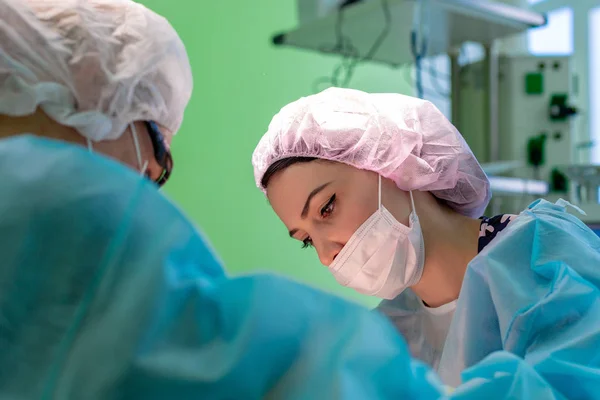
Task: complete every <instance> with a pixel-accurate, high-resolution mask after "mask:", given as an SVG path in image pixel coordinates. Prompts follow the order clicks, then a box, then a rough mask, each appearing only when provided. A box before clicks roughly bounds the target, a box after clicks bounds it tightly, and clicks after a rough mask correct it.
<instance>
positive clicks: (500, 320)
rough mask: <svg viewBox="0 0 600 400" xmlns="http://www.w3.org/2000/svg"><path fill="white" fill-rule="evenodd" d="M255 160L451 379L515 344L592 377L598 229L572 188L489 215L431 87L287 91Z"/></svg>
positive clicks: (329, 252)
mask: <svg viewBox="0 0 600 400" xmlns="http://www.w3.org/2000/svg"><path fill="white" fill-rule="evenodd" d="M252 161H253V166H254V173H255V179H256V184H257V186H258V187H259V188H260V189H262V190H263V191H264V192H265V194H266V196H267V197H268V199H269V202H270V204H271V206H272V207H273V209H274V211H275V213H276V214H277V215H278V217H279V218H280V219H281V221H282V222H283V223H284V225H285V226H286V228H287V231H288V232H289V235H290V236H291V237H292V238H293V239H296V240H298V241H299V242H301V244H302V246H303V247H313V248H314V249H315V250H316V252H317V254H318V256H319V259H320V261H321V263H322V264H323V265H324V266H326V267H327V268H328V269H329V270H330V271H331V273H332V274H333V276H334V277H335V279H336V280H337V281H338V282H339V283H340V284H341V285H343V286H348V287H351V288H353V289H355V290H357V291H358V292H360V293H363V294H366V295H370V296H376V297H379V298H381V299H384V300H383V302H382V303H381V305H380V306H379V309H380V310H381V311H382V312H383V313H384V314H386V315H387V316H388V317H390V318H391V320H392V321H393V322H394V324H395V325H396V327H397V329H398V330H399V331H400V332H401V333H402V334H403V336H404V337H405V339H406V340H407V342H408V344H409V347H410V350H411V352H412V354H413V355H414V356H415V357H417V358H419V359H421V360H422V361H424V362H426V363H427V364H429V365H430V366H432V367H433V368H435V369H436V370H437V371H438V372H439V374H440V376H441V378H442V379H443V381H444V383H446V384H448V385H451V386H457V385H459V384H460V383H461V373H462V372H464V371H465V369H467V368H469V367H473V366H475V365H478V363H479V364H481V365H484V366H485V367H482V368H487V370H488V371H489V374H491V375H490V376H495V375H494V374H506V373H507V372H506V367H507V365H509V364H508V361H507V358H506V354H511V357H516V358H518V359H519V360H521V361H523V362H524V363H525V364H526V365H528V366H531V367H532V368H533V369H534V370H535V372H536V374H538V375H537V376H538V378H536V379H535V380H534V381H535V382H536V383H535V385H542V386H541V387H546V386H547V387H551V388H553V390H557V391H558V393H563V394H568V397H569V398H589V394H590V393H594V391H596V390H597V389H598V387H599V385H600V356H598V350H597V349H598V346H599V345H600V291H599V288H600V270H599V268H598V267H599V266H600V238H598V237H597V236H596V235H594V233H593V232H592V231H591V230H589V229H588V228H587V227H586V226H585V225H584V224H583V223H582V222H581V221H580V220H578V219H577V218H575V217H574V216H571V215H570V214H568V213H567V212H566V207H568V206H570V205H569V204H568V203H566V202H564V201H559V202H558V203H556V204H551V203H549V202H547V201H544V200H539V201H536V202H534V203H533V204H531V205H530V206H529V208H527V209H526V210H525V211H523V212H521V213H520V214H519V215H499V216H496V217H493V218H480V217H481V215H482V213H483V211H484V209H485V208H486V206H487V204H488V202H489V200H490V197H491V193H490V185H489V182H488V179H487V177H486V175H485V174H484V172H483V170H482V169H481V167H480V165H479V163H478V161H477V160H476V159H475V157H474V156H473V154H472V152H471V151H470V149H469V147H468V146H467V144H466V143H465V141H464V140H463V138H462V137H461V135H460V133H459V132H458V131H457V130H456V129H455V128H454V127H453V126H452V124H451V123H450V122H449V121H448V120H447V119H446V118H445V117H444V116H443V115H442V113H441V112H440V111H438V110H437V109H436V108H435V107H434V106H433V105H432V104H431V103H429V102H427V101H422V100H419V99H416V98H411V97H407V96H403V95H399V94H368V93H364V92H360V91H356V90H347V89H337V88H332V89H328V90H326V91H324V92H321V93H319V94H316V95H313V96H310V97H306V98H301V99H300V100H298V101H296V102H293V103H291V104H289V105H287V106H286V107H284V108H283V109H282V110H281V111H280V112H279V113H278V114H277V115H276V116H275V117H274V118H273V120H272V122H271V124H270V126H269V129H268V131H267V133H266V134H265V135H264V136H263V138H262V140H260V143H259V144H258V146H257V148H256V150H255V152H254V155H253V159H252ZM501 350H505V352H503V353H500V354H502V356H498V357H497V359H495V360H493V361H489V359H488V364H490V365H491V366H490V365H487V364H485V363H486V361H485V360H486V357H488V358H489V357H490V355H492V354H494V353H495V352H497V351H501ZM509 358H510V357H509ZM515 365H523V363H518V364H515ZM510 368H513V367H510ZM514 368H520V367H516V366H515V367H514ZM480 370H481V369H480ZM523 371H524V370H523ZM462 378H463V379H464V378H465V375H463V376H462ZM506 384H508V383H506ZM544 385H546V386H544ZM551 392H552V390H550V389H548V393H551ZM597 393H598V392H596V394H597ZM536 398H538V397H536Z"/></svg>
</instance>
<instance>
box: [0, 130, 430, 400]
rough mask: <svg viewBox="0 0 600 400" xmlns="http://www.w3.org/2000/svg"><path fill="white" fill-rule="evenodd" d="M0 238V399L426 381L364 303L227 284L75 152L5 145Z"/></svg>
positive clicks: (167, 216) (309, 394)
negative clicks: (351, 302)
mask: <svg viewBox="0 0 600 400" xmlns="http://www.w3.org/2000/svg"><path fill="white" fill-rule="evenodd" d="M0 232H1V235H2V239H1V240H0V255H1V257H2V259H1V260H2V261H1V262H0V398H1V399H28V400H29V399H57V400H58V399H60V400H69V399H75V400H81V399H86V400H88V399H90V400H93V399H144V400H153V399H164V400H172V399H178V400H179V399H205V400H211V399H244V400H252V399H262V398H271V399H319V398H323V399H336V398H344V399H384V398H385V399H387V398H416V397H418V395H419V393H422V390H421V389H420V388H419V387H417V386H415V385H418V382H419V380H415V381H414V383H413V382H410V381H407V382H402V379H398V378H399V377H403V376H418V375H419V374H421V375H424V376H425V375H427V376H428V374H429V372H428V370H427V369H426V368H424V367H423V366H422V365H421V364H419V363H414V362H412V361H410V359H409V358H407V357H408V356H407V353H406V346H405V345H404V343H403V340H402V339H401V338H400V336H399V335H397V333H396V332H395V329H394V328H393V327H392V326H390V325H389V324H388V322H387V321H386V320H385V318H383V317H381V316H378V315H374V314H373V313H371V312H370V311H369V310H366V309H364V308H362V307H360V306H358V305H353V304H349V303H347V302H346V301H344V300H341V299H339V298H336V297H332V296H330V295H327V294H324V293H322V292H320V291H317V290H314V289H311V288H308V287H305V286H303V285H300V284H297V283H294V282H291V281H289V280H286V279H283V278H280V277H277V276H271V275H252V276H245V277H238V278H229V277H227V276H226V275H225V273H224V271H223V269H222V267H221V264H220V262H219V260H218V259H217V257H216V256H215V254H214V252H213V251H212V250H211V248H210V247H209V246H208V245H207V243H206V241H205V240H204V239H203V238H202V236H201V235H200V234H199V233H198V232H197V230H196V229H195V228H194V226H193V225H192V224H190V223H189V222H188V220H187V219H186V218H185V217H184V216H183V215H182V214H181V212H180V211H179V210H178V209H177V208H176V207H175V206H174V205H173V204H171V203H170V202H169V201H168V200H167V199H166V198H165V197H163V196H162V195H161V194H160V193H159V192H158V190H157V189H156V188H155V186H154V185H153V184H151V183H150V182H146V180H145V179H143V178H142V177H140V176H138V175H137V174H135V173H134V172H131V171H129V170H128V169H127V168H125V167H123V166H121V165H119V164H117V163H116V162H112V161H110V160H109V159H107V158H104V157H101V156H98V155H94V154H90V153H88V152H87V150H85V149H83V148H80V147H79V146H73V145H67V144H64V143H60V142H55V141H50V140H44V139H40V138H35V137H33V136H27V135H23V136H20V137H17V138H13V139H7V140H0ZM428 379H430V380H431V381H432V382H434V386H432V387H431V388H427V389H426V390H431V391H432V392H437V390H438V386H436V384H435V382H437V378H435V377H433V376H431V377H429V378H428Z"/></svg>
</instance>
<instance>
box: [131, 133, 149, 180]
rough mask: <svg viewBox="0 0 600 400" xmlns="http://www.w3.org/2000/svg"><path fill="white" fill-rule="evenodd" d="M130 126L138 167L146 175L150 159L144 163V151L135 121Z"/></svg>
mask: <svg viewBox="0 0 600 400" xmlns="http://www.w3.org/2000/svg"><path fill="white" fill-rule="evenodd" d="M129 126H130V127H131V136H132V137H133V145H134V147H135V156H136V157H137V162H138V167H139V168H140V174H142V175H144V174H145V173H146V168H148V161H146V162H144V163H142V151H141V150H140V142H139V141H138V136H137V130H136V128H135V123H132V124H130V125H129Z"/></svg>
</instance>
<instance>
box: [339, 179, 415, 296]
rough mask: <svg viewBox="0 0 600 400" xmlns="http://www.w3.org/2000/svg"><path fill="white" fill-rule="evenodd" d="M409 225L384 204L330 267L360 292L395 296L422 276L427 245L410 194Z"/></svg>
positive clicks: (370, 294) (344, 283)
mask: <svg viewBox="0 0 600 400" xmlns="http://www.w3.org/2000/svg"><path fill="white" fill-rule="evenodd" d="M410 200H411V205H412V211H411V213H410V217H409V226H405V225H403V224H401V223H400V222H398V221H397V220H396V219H395V218H394V216H393V215H392V214H391V213H390V212H389V211H388V210H387V209H386V208H385V207H384V206H383V205H382V204H381V176H379V208H378V209H377V211H375V213H374V214H373V215H372V216H371V217H369V219H367V220H366V221H365V223H364V224H362V225H361V226H360V227H359V228H358V229H357V230H356V232H354V235H352V237H351V238H350V240H349V241H348V243H347V244H346V245H345V246H344V248H343V249H342V251H341V252H340V253H339V254H338V256H337V257H336V258H335V260H334V261H333V263H332V264H331V265H330V266H329V270H330V271H331V273H332V274H333V276H334V277H335V279H336V280H337V281H338V282H339V283H340V284H341V285H343V286H348V287H351V288H353V289H354V290H356V291H357V292H360V293H363V294H367V295H369V296H377V297H380V298H383V299H390V300H391V299H393V298H395V297H396V296H398V295H399V294H400V293H401V292H402V291H404V290H405V289H406V288H408V287H410V286H413V285H414V284H416V283H417V282H419V280H420V279H421V274H422V273H423V265H424V262H425V248H424V247H425V246H424V244H423V234H422V232H421V224H420V223H419V218H418V217H417V213H416V211H415V202H414V200H413V195H412V192H411V193H410Z"/></svg>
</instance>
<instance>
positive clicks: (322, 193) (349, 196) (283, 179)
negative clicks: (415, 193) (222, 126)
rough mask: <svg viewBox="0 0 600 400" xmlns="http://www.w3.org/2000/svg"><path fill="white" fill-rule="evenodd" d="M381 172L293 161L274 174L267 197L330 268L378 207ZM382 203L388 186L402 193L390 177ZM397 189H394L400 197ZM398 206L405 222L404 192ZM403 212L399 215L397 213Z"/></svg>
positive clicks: (295, 234)
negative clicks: (379, 174) (379, 173)
mask: <svg viewBox="0 0 600 400" xmlns="http://www.w3.org/2000/svg"><path fill="white" fill-rule="evenodd" d="M378 182H379V180H378V175H377V174H376V173H374V172H370V171H364V170H360V169H357V168H354V167H351V166H348V165H346V164H341V163H335V162H329V161H320V160H316V161H311V162H307V163H297V164H293V165H291V166H289V167H287V168H286V169H284V170H283V171H280V172H278V173H276V174H275V175H274V176H273V177H272V178H271V180H270V182H269V185H268V187H267V197H268V198H269V201H270V203H271V206H272V207H273V210H274V211H275V213H276V214H277V216H278V217H279V218H280V219H281V221H283V223H284V224H285V226H286V227H287V229H288V231H289V234H290V236H291V237H292V238H294V239H296V240H298V241H300V242H302V245H303V246H304V247H314V248H315V249H316V251H317V254H318V256H319V259H320V260H321V263H322V264H323V265H325V266H329V265H330V264H331V263H332V262H333V260H334V259H335V257H336V256H337V255H338V254H339V252H340V251H341V250H342V248H343V247H344V245H345V244H346V243H347V242H348V240H349V239H350V237H351V236H352V235H353V234H354V232H355V231H356V230H357V229H358V227H360V225H362V224H363V223H364V222H365V221H366V220H367V219H368V218H369V217H370V216H371V215H372V214H373V213H374V212H375V211H376V210H377V207H378ZM382 185H383V188H382V192H383V193H382V196H383V203H384V204H386V207H387V204H388V201H386V197H387V198H389V197H390V195H391V196H394V194H393V193H390V189H392V191H393V189H395V191H396V192H400V191H399V190H398V189H397V188H396V186H395V184H393V183H392V182H390V181H385V184H384V183H382ZM397 194H398V193H396V195H397ZM400 197H401V200H400V202H397V201H394V202H391V203H392V204H396V207H395V210H394V209H391V208H390V207H387V208H388V209H389V210H390V212H391V213H392V214H394V216H396V218H397V219H398V220H399V221H400V222H403V223H404V221H403V220H404V219H406V218H405V217H407V216H408V213H409V211H410V210H409V209H408V204H407V203H406V202H405V200H404V199H405V196H404V195H402V194H401V193H400ZM396 214H399V215H400V214H401V218H398V215H396Z"/></svg>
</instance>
